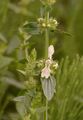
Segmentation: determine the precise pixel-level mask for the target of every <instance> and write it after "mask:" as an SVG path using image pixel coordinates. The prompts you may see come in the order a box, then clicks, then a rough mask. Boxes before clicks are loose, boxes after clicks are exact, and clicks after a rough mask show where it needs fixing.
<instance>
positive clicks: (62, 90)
mask: <svg viewBox="0 0 83 120" xmlns="http://www.w3.org/2000/svg"><path fill="white" fill-rule="evenodd" d="M40 7H41V3H40V1H39V0H0V119H1V120H15V119H16V120H20V117H19V115H18V113H17V112H16V107H15V102H14V101H13V98H14V97H16V96H17V95H18V93H19V91H21V90H23V89H24V86H23V84H22V82H23V79H24V78H23V76H22V75H21V74H19V73H18V71H17V68H18V67H20V68H23V66H21V65H20V64H19V63H20V62H21V63H24V60H23V59H24V53H23V52H22V49H21V48H20V44H21V43H22V42H23V41H22V38H21V37H20V35H19V31H18V29H19V27H20V26H22V25H23V24H24V22H25V21H30V22H33V21H36V20H37V18H38V17H40V12H41V9H40ZM82 12H83V0H57V2H56V4H55V5H54V6H53V9H52V11H51V15H52V16H53V17H55V18H56V19H57V21H58V22H59V26H58V28H59V30H60V31H59V32H57V31H56V32H52V33H51V34H50V43H53V44H55V43H56V45H55V55H54V58H56V59H57V60H59V64H60V66H59V69H58V71H57V76H56V77H57V93H56V95H55V97H54V99H53V100H52V102H51V103H50V106H49V107H50V110H49V113H50V116H49V118H50V120H54V119H56V120H66V119H67V120H70V119H71V120H82V119H83V75H82V72H83V69H82V68H83V58H82V57H81V56H82V54H83V47H82V45H83V34H82V31H83V16H82ZM66 32H67V33H66ZM29 42H30V44H29V52H30V51H31V50H32V49H33V48H36V50H37V51H38V53H37V58H38V59H39V58H41V57H43V56H44V37H43V36H41V35H33V36H32V37H31V38H30V39H29ZM41 46H42V48H41ZM76 54H79V56H80V57H79V56H77V57H76ZM66 56H69V58H65V57H66ZM62 57H63V58H64V59H62ZM61 59H62V60H61ZM33 116H34V115H33ZM39 119H40V118H38V120H39ZM28 120H29V118H28ZM35 120H36V118H35Z"/></svg>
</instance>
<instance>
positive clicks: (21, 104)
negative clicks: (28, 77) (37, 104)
mask: <svg viewBox="0 0 83 120" xmlns="http://www.w3.org/2000/svg"><path fill="white" fill-rule="evenodd" d="M14 101H16V109H17V111H18V113H19V115H20V116H21V117H22V118H24V116H25V115H26V114H27V112H28V110H29V107H30V105H31V97H30V96H29V95H28V94H27V93H26V94H25V95H24V96H18V97H16V98H14Z"/></svg>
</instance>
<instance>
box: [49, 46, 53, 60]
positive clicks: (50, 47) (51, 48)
mask: <svg viewBox="0 0 83 120" xmlns="http://www.w3.org/2000/svg"><path fill="white" fill-rule="evenodd" d="M53 54H54V46H53V45H50V46H49V48H48V58H49V59H52V55H53Z"/></svg>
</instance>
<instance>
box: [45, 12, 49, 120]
mask: <svg viewBox="0 0 83 120" xmlns="http://www.w3.org/2000/svg"><path fill="white" fill-rule="evenodd" d="M45 17H46V25H47V24H48V21H49V12H47V11H46V16H45ZM48 47H49V30H48V28H47V27H46V28H45V59H47V58H48ZM46 120H48V100H47V98H46Z"/></svg>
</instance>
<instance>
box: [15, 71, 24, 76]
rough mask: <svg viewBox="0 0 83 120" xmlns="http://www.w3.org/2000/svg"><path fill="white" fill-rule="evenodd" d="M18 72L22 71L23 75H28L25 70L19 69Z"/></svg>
mask: <svg viewBox="0 0 83 120" xmlns="http://www.w3.org/2000/svg"><path fill="white" fill-rule="evenodd" d="M17 71H18V72H20V73H21V74H22V75H24V76H25V75H26V72H25V71H23V70H17Z"/></svg>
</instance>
